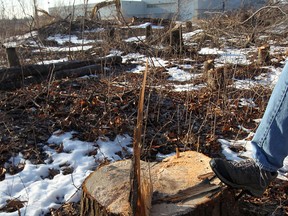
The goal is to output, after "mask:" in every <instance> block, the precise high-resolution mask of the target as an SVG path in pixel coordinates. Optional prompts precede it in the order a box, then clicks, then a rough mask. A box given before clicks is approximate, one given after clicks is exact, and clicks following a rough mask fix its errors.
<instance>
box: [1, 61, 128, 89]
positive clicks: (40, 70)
mask: <svg viewBox="0 0 288 216" xmlns="http://www.w3.org/2000/svg"><path fill="white" fill-rule="evenodd" d="M121 62H122V58H121V56H111V57H105V58H99V59H96V60H93V61H92V60H89V61H69V62H61V63H56V64H47V65H27V66H23V67H13V68H5V69H1V70H0V89H1V90H10V89H15V88H20V87H22V86H23V85H25V79H26V78H27V77H29V78H30V80H32V79H33V82H32V83H35V82H36V83H37V82H41V81H44V80H48V76H50V75H51V73H52V74H53V76H54V77H53V78H55V79H61V78H65V77H79V76H84V75H89V74H91V73H93V74H95V73H97V72H98V73H100V72H103V70H104V66H108V65H115V64H121Z"/></svg>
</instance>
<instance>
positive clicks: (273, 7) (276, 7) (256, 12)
mask: <svg viewBox="0 0 288 216" xmlns="http://www.w3.org/2000/svg"><path fill="white" fill-rule="evenodd" d="M271 8H272V9H278V10H280V11H281V13H282V14H284V15H285V16H287V13H285V12H284V11H283V10H282V9H281V8H280V7H279V6H265V7H262V8H260V9H258V10H257V11H255V12H254V13H253V14H252V15H251V16H250V17H248V18H247V19H246V20H244V21H243V22H241V23H239V24H240V25H243V24H245V23H246V22H248V21H249V20H250V19H252V18H253V17H254V16H256V15H257V14H258V13H260V12H261V11H262V10H265V9H271Z"/></svg>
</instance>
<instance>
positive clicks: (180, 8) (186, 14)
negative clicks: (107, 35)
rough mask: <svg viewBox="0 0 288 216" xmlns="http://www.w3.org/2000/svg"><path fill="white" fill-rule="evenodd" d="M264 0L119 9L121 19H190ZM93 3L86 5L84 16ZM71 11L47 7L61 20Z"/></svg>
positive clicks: (182, 0)
mask: <svg viewBox="0 0 288 216" xmlns="http://www.w3.org/2000/svg"><path fill="white" fill-rule="evenodd" d="M265 3H266V0H138V1H135V0H134V1H133V0H121V10H122V14H123V16H124V17H125V18H131V17H133V16H136V17H154V18H169V19H176V20H181V21H185V20H191V19H192V18H203V17H207V16H209V14H211V13H215V12H223V11H224V10H225V11H227V10H233V9H239V8H240V7H256V8H259V7H261V6H263V5H264V4H265ZM94 5H95V4H89V5H88V6H87V8H88V14H87V15H89V13H90V12H91V11H92V9H93V7H94ZM72 11H73V7H72V6H60V7H54V8H49V13H51V14H52V15H55V14H58V15H59V16H61V17H62V18H64V17H66V16H68V14H69V13H71V12H72ZM84 12H85V8H84V6H83V5H75V10H74V14H75V16H74V17H75V18H76V17H77V16H83V15H84V14H85V13H84ZM99 12H100V17H101V18H102V19H113V18H115V17H116V14H117V13H116V8H115V6H114V5H112V6H108V7H105V8H102V9H100V10H99Z"/></svg>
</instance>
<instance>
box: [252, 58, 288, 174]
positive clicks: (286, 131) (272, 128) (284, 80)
mask: <svg viewBox="0 0 288 216" xmlns="http://www.w3.org/2000/svg"><path fill="white" fill-rule="evenodd" d="M252 144H254V146H255V147H256V154H255V158H256V163H257V164H259V166H260V167H262V168H263V169H265V170H268V171H272V172H273V171H277V170H278V169H280V168H281V167H282V166H283V161H284V159H285V157H286V156H287V155H288V63H286V65H285V67H284V69H283V71H282V74H281V75H280V77H279V80H278V82H277V84H276V86H275V87H274V90H273V92H272V94H271V97H270V99H269V102H268V105H267V108H266V110H265V113H264V116H263V118H262V120H261V123H260V124H259V126H258V128H257V130H256V133H255V135H254V138H253V140H252Z"/></svg>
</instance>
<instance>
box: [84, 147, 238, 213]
mask: <svg viewBox="0 0 288 216" xmlns="http://www.w3.org/2000/svg"><path fill="white" fill-rule="evenodd" d="M209 160H210V158H209V157H207V156H205V155H203V154H201V153H197V152H193V151H188V152H183V153H181V154H180V157H179V158H176V156H171V157H169V158H167V159H165V160H164V161H162V162H159V163H150V164H149V163H147V162H142V161H141V169H142V171H143V175H145V176H146V177H147V176H148V174H149V172H148V167H150V174H151V176H150V178H151V180H152V183H153V197H152V207H151V211H150V215H152V216H159V215H171V216H172V215H173V216H176V215H197V216H204V215H207V216H225V215H227V216H228V215H238V208H237V205H236V201H235V195H234V193H233V192H231V190H228V189H227V187H225V186H221V185H222V184H220V180H219V179H218V178H216V177H215V175H214V174H213V172H212V170H211V168H210V166H209ZM130 168H131V160H123V161H117V162H114V163H111V164H108V165H104V166H101V167H100V168H98V169H97V170H96V171H94V172H93V173H91V174H90V175H89V176H88V177H87V178H86V180H85V181H84V183H83V192H82V199H81V215H82V216H86V215H101V216H102V215H103V216H104V215H132V214H131V208H130V204H129V201H128V200H129V192H130V179H129V176H130ZM143 175H142V176H141V178H142V177H143Z"/></svg>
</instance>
